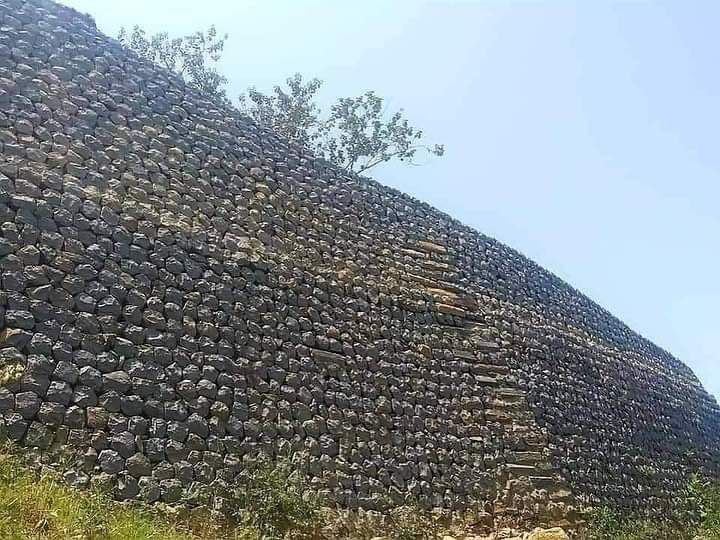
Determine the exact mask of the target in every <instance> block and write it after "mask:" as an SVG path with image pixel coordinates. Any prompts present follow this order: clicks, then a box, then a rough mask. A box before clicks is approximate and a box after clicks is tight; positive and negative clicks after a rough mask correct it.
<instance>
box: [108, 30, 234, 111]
mask: <svg viewBox="0 0 720 540" xmlns="http://www.w3.org/2000/svg"><path fill="white" fill-rule="evenodd" d="M226 39H227V34H225V35H224V36H219V35H218V33H217V30H216V29H215V26H214V25H213V26H210V28H208V29H207V31H205V32H200V31H198V32H194V33H192V34H189V35H187V36H183V37H178V38H171V37H170V36H169V35H168V33H167V32H160V33H157V34H154V35H152V36H149V37H148V35H147V34H146V32H145V30H143V29H142V28H140V26H138V25H135V26H134V27H133V29H132V31H131V32H128V31H127V30H126V29H125V28H124V27H123V28H121V29H120V33H119V34H118V40H119V41H120V43H122V44H123V45H124V46H126V47H129V48H130V49H132V50H133V51H135V52H136V53H137V54H138V55H140V56H142V57H143V58H145V59H147V60H149V61H151V62H153V63H155V64H158V65H160V66H162V67H164V68H166V69H169V70H170V71H173V72H175V73H177V74H178V75H180V76H181V77H183V79H185V81H186V82H187V83H188V84H190V85H191V86H194V87H195V88H197V89H198V90H199V91H200V92H202V93H203V94H205V95H207V96H210V97H212V98H218V99H222V100H224V101H227V97H226V95H225V89H224V88H223V87H224V86H225V85H226V84H227V78H226V77H225V76H224V75H222V74H220V72H219V71H218V70H217V68H216V67H215V66H216V65H217V63H218V62H219V61H220V57H221V56H222V52H223V49H224V47H225V40H226Z"/></svg>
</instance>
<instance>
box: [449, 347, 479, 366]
mask: <svg viewBox="0 0 720 540" xmlns="http://www.w3.org/2000/svg"><path fill="white" fill-rule="evenodd" d="M453 356H455V357H456V358H459V359H461V360H467V361H469V362H473V363H474V362H476V361H477V356H475V353H474V352H472V351H466V350H462V349H453Z"/></svg>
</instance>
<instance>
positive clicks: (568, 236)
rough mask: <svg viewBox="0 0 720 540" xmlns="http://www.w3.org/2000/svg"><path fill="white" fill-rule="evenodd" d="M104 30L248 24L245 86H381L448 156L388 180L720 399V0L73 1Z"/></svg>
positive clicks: (326, 94)
mask: <svg viewBox="0 0 720 540" xmlns="http://www.w3.org/2000/svg"><path fill="white" fill-rule="evenodd" d="M65 3H66V4H68V5H71V6H73V7H75V8H77V9H79V10H81V11H83V12H87V13H90V14H91V15H92V16H93V17H94V18H95V20H96V21H97V24H98V26H99V28H100V29H101V30H103V31H104V32H106V33H108V34H110V35H116V34H117V31H118V29H119V28H120V26H121V25H126V26H131V25H133V24H136V23H139V24H141V25H143V26H144V27H146V28H147V29H148V30H150V31H160V30H166V31H168V32H170V33H171V34H184V33H189V32H191V31H193V30H196V29H200V28H203V27H206V26H208V25H210V24H212V23H215V24H216V25H217V27H218V29H219V30H221V31H222V32H227V33H228V34H230V38H229V41H228V43H227V47H226V53H225V58H224V61H223V63H222V70H223V71H224V72H225V73H226V74H227V76H228V77H229V79H230V81H231V85H230V94H231V95H232V96H235V95H237V94H239V93H240V92H241V91H242V89H243V88H245V87H246V86H248V85H256V86H257V87H259V88H260V89H264V90H267V89H269V88H270V87H271V86H272V85H273V84H274V83H276V82H278V81H280V80H282V79H284V78H285V77H286V76H288V75H290V74H292V73H294V72H296V71H299V72H301V73H303V74H304V75H306V76H308V77H312V76H317V77H319V78H321V79H323V80H324V81H325V86H324V88H323V90H322V96H321V99H322V101H323V102H325V103H329V102H330V101H331V100H332V99H333V98H334V97H337V96H344V95H357V94H359V93H361V92H363V91H365V90H369V89H373V90H375V91H377V92H378V93H379V94H381V95H383V96H385V97H387V98H388V99H389V101H390V104H391V106H392V107H403V108H404V109H405V111H406V114H407V115H408V116H409V117H410V119H411V120H412V121H413V122H414V123H415V124H417V125H418V126H420V127H422V128H424V129H425V131H426V133H428V135H430V137H431V142H442V143H445V145H446V148H447V154H446V156H445V157H443V158H441V159H437V160H435V161H432V162H430V163H428V164H427V165H425V166H423V167H404V166H394V165H393V166H386V167H385V168H384V169H381V170H377V172H376V174H375V176H376V178H377V179H378V180H380V181H381V182H383V183H385V184H388V185H391V186H394V187H397V188H399V189H402V190H403V191H406V192H408V193H411V194H413V195H415V196H416V197H418V198H420V199H424V200H426V201H428V202H430V203H432V204H433V205H435V206H437V207H438V208H440V209H442V210H444V211H446V212H448V213H450V214H452V215H453V216H455V217H457V218H459V219H461V220H462V221H464V222H465V223H467V224H469V225H472V226H474V227H475V228H477V229H478V230H480V231H482V232H484V233H486V234H489V235H491V236H494V237H495V238H497V239H499V240H501V241H503V242H505V243H507V244H509V245H510V246H512V247H514V248H516V249H518V250H520V251H521V252H523V253H524V254H526V255H527V256H529V257H530V258H532V259H534V260H535V261H537V262H538V263H540V264H541V265H542V266H544V267H545V268H547V269H549V270H551V271H553V272H554V273H556V274H557V275H559V276H560V277H562V278H564V279H565V280H567V281H568V282H569V283H571V284H572V285H574V286H575V287H577V288H578V289H580V290H582V291H583V292H585V293H586V294H588V295H589V296H590V297H591V298H593V299H594V300H596V301H597V302H598V303H600V304H601V305H602V306H604V307H606V308H607V309H609V310H610V311H611V312H613V313H614V314H616V315H617V316H618V317H620V318H621V319H622V320H624V321H625V322H626V323H627V324H628V325H629V326H631V327H632V328H634V329H635V330H637V331H639V332H640V333H642V334H643V335H645V336H646V337H648V338H649V339H651V340H653V341H655V342H656V343H657V344H658V345H660V346H662V347H665V348H666V349H668V350H669V351H670V352H672V353H673V354H675V355H676V356H678V357H679V358H680V359H681V360H683V361H684V362H685V363H687V364H688V365H689V366H690V367H691V368H693V370H694V371H695V373H696V374H697V375H698V376H699V377H700V379H701V380H702V382H703V383H704V385H705V386H706V388H708V389H709V390H710V391H711V392H712V393H714V394H715V395H716V396H720V374H719V373H718V367H720V366H719V364H720V272H719V271H718V270H719V266H720V249H719V246H720V242H719V240H720V208H719V206H720V151H718V141H719V140H720V137H719V133H718V131H719V130H720V107H719V105H720V68H719V67H718V51H719V50H720V47H719V45H720V38H719V37H718V34H717V23H718V21H719V20H720V3H717V2H706V3H702V2H676V1H673V2H669V1H668V2H652V3H651V2H623V3H614V2H587V1H585V0H578V1H577V2H569V1H564V2H560V1H555V2H550V1H547V2H501V1H493V2H490V1H487V2H449V1H447V2H439V1H436V2H423V1H420V0H407V1H400V0H395V1H392V2H388V1H368V0H362V1H361V0H356V1H353V2H350V1H343V2H338V1H334V0H327V1H324V2H320V1H302V2H300V1H292V0H286V1H280V0H278V1H273V0H257V1H243V0H228V1H205V2H202V1H198V0H185V1H179V0H154V1H152V2H148V1H145V0H123V1H103V2H98V1H96V0H65Z"/></svg>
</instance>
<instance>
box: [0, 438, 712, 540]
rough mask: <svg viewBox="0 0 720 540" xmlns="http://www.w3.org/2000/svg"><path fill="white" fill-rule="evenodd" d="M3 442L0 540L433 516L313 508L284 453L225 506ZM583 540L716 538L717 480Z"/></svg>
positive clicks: (411, 533)
mask: <svg viewBox="0 0 720 540" xmlns="http://www.w3.org/2000/svg"><path fill="white" fill-rule="evenodd" d="M16 451H17V450H16V449H14V448H12V447H0V540H20V539H23V540H24V539H38V540H39V539H43V540H66V539H73V540H80V539H82V540H210V539H218V540H222V539H224V540H279V539H308V540H316V539H317V540H319V539H330V538H332V539H335V538H337V539H340V538H352V539H357V540H369V539H371V538H374V537H378V536H381V537H384V538H388V539H392V540H430V539H433V538H440V537H442V534H441V533H440V531H441V529H443V530H445V529H446V528H447V527H446V525H447V524H443V523H442V522H443V521H444V520H443V519H442V517H439V516H438V515H436V514H433V513H431V512H428V511H426V510H423V509H420V508H418V507H415V506H413V505H410V506H407V507H403V508H398V509H395V510H392V511H390V512H389V513H387V514H378V513H372V512H363V511H359V512H351V511H347V510H338V509H332V508H327V507H323V505H322V501H321V500H320V499H319V498H318V496H317V495H316V494H315V492H314V490H312V489H311V488H310V486H309V484H308V481H307V478H306V476H305V474H304V473H303V471H302V468H301V467H298V466H297V464H293V463H292V462H291V460H289V459H280V460H278V461H275V462H270V461H260V462H259V463H258V465H257V466H255V467H253V468H250V469H247V470H246V471H245V473H244V475H243V477H242V478H241V479H240V481H239V482H238V483H237V485H236V487H235V489H234V491H233V493H232V494H231V495H230V497H229V501H228V502H229V503H230V505H231V508H234V509H235V514H234V515H233V516H231V518H230V519H227V518H223V517H221V516H219V515H217V514H215V513H212V512H210V511H208V510H206V509H202V508H199V509H194V510H180V509H173V508H169V507H164V506H163V505H154V506H143V505H141V504H133V505H129V504H124V503H118V502H115V501H113V500H111V498H110V497H109V496H108V495H107V494H105V493H101V492H98V491H80V490H77V489H74V488H72V487H70V486H68V485H66V484H65V483H64V482H63V481H62V480H61V479H60V477H59V476H58V475H57V473H52V472H51V473H46V474H37V473H35V472H34V471H33V470H32V469H30V468H28V467H27V466H26V465H25V463H24V462H23V461H22V460H21V459H20V458H19V457H18V456H17V454H16V453H15V452H16ZM583 538H585V539H586V540H659V539H673V540H720V483H719V482H711V481H703V480H700V479H698V478H695V479H693V480H692V481H691V482H690V483H689V485H688V487H687V489H686V490H685V492H684V493H683V494H682V496H681V497H679V502H678V505H677V509H676V511H675V513H674V514H671V515H668V516H666V517H665V519H663V520H659V519H649V518H644V517H640V516H623V515H621V514H619V513H618V512H614V511H612V510H609V509H601V510H599V511H597V512H596V513H595V514H594V515H593V516H592V519H591V520H590V526H589V529H588V531H587V533H586V534H585V535H584V537H583Z"/></svg>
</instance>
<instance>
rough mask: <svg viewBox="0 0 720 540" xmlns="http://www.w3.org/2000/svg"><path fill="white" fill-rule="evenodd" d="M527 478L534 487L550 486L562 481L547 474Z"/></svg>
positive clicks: (545, 487)
mask: <svg viewBox="0 0 720 540" xmlns="http://www.w3.org/2000/svg"><path fill="white" fill-rule="evenodd" d="M529 478H530V481H531V482H532V483H533V485H534V486H535V487H538V488H544V489H547V488H552V487H555V486H557V485H559V484H561V483H562V481H560V480H558V479H557V478H555V477H554V476H548V475H535V476H530V477H529Z"/></svg>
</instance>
